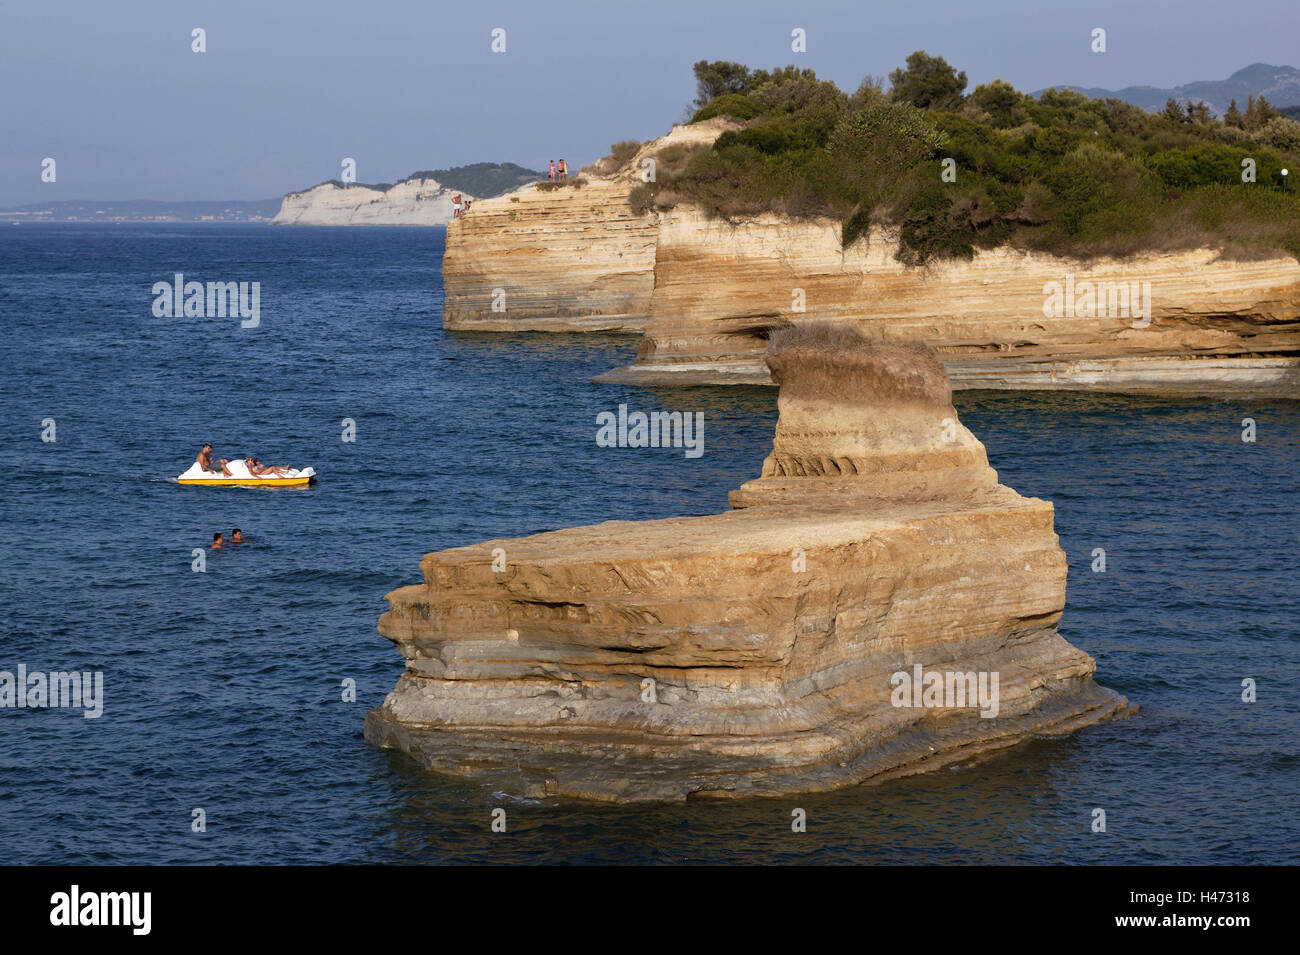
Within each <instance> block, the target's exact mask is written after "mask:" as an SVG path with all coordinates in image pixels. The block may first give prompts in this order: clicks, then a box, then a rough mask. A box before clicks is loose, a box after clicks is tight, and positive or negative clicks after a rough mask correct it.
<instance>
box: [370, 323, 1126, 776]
mask: <svg viewBox="0 0 1300 955" xmlns="http://www.w3.org/2000/svg"><path fill="white" fill-rule="evenodd" d="M769 363H770V366H771V371H772V376H773V378H774V379H775V380H777V381H778V382H779V383H780V385H781V392H780V397H779V410H780V419H779V422H778V424H777V428H776V435H775V438H774V441H773V448H772V453H771V455H769V457H768V458H767V460H766V461H765V462H764V464H763V469H762V474H761V476H760V477H759V478H757V479H756V480H753V481H750V482H748V483H746V484H745V485H744V486H743V487H741V488H740V489H739V490H737V491H734V492H733V493H732V505H733V509H732V510H730V511H728V512H726V513H723V514H718V515H714V516H708V517H691V518H675V519H669V520H658V521H646V522H626V521H618V522H609V523H605V524H599V525H595V526H592V527H578V528H571V529H568V530H561V531H554V532H550V533H545V534H537V535H534V536H531V537H525V538H517V539H509V540H496V541H488V542H486V543H483V544H479V545H476V546H472V547H459V548H454V549H452V550H446V551H442V552H439V553H434V554H429V555H427V556H426V557H425V558H424V560H423V562H422V563H421V569H422V571H423V574H424V582H423V583H421V584H417V585H414V586H408V587H402V588H400V589H398V590H395V591H393V592H392V593H390V594H389V595H388V601H389V605H390V609H389V610H388V612H387V613H385V614H384V615H383V616H382V617H381V619H380V623H379V630H380V633H382V634H383V635H384V636H385V637H387V638H388V639H389V640H391V641H393V643H394V644H395V645H396V647H397V649H398V650H399V652H400V653H401V655H402V656H403V658H404V659H405V661H406V671H405V673H404V674H403V675H402V677H401V678H400V679H399V680H398V683H397V686H396V688H395V689H394V690H393V691H392V692H391V693H390V694H389V695H388V697H387V698H386V699H385V700H384V702H383V704H382V705H380V706H379V707H377V708H376V709H374V710H373V711H371V712H370V713H369V714H368V716H367V717H366V729H365V732H366V738H367V739H368V740H369V741H370V742H372V743H374V744H376V745H380V746H386V747H396V748H399V749H402V750H404V751H406V752H407V753H409V754H411V755H412V756H413V757H415V758H416V759H418V760H419V761H420V762H421V763H423V764H424V765H425V766H426V767H428V768H430V769H433V770H436V771H439V772H443V773H450V774H457V775H462V776H468V777H472V778H474V779H477V780H481V781H483V782H486V783H489V784H490V785H493V786H495V787H497V788H501V789H503V790H505V791H508V792H514V793H520V794H531V795H545V794H555V795H567V796H576V797H584V798H591V799H601V800H614V801H642V800H666V799H682V798H688V797H729V796H745V795H772V794H778V793H791V792H804V791H816V790H826V789H831V788H835V787H839V786H845V785H850V784H853V783H858V782H862V781H865V780H879V779H885V778H890V777H895V776H899V775H906V774H910V773H915V772H920V771H924V770H929V769H933V768H937V767H940V766H944V765H948V764H951V763H955V762H958V761H967V760H970V759H972V758H974V757H977V756H980V755H982V754H986V753H989V752H992V751H995V750H998V749H1002V748H1004V747H1007V746H1011V745H1013V744H1015V743H1017V742H1019V741H1021V740H1024V739H1025V738H1026V737H1028V736H1031V735H1034V734H1040V733H1041V734H1053V733H1062V732H1067V731H1070V730H1074V729H1076V728H1079V727H1083V726H1087V725H1089V724H1092V723H1095V722H1097V721H1099V720H1104V719H1107V718H1109V717H1114V716H1120V715H1125V714H1127V713H1128V712H1129V711H1130V710H1131V707H1130V705H1129V704H1128V702H1127V701H1126V700H1125V699H1123V698H1122V697H1120V696H1118V695H1117V694H1115V693H1113V692H1112V691H1110V690H1106V689H1104V688H1102V687H1100V686H1098V685H1097V684H1095V683H1094V682H1093V680H1092V674H1093V670H1094V667H1095V664H1094V662H1093V660H1092V659H1091V658H1090V657H1089V656H1088V655H1087V654H1085V653H1083V652H1081V651H1080V650H1078V649H1076V648H1075V647H1073V646H1071V645H1070V644H1069V643H1067V642H1066V641H1065V640H1064V639H1063V638H1062V637H1061V636H1060V635H1059V634H1058V633H1057V630H1056V624H1057V621H1058V620H1059V619H1060V617H1061V613H1062V610H1063V608H1064V605H1065V581H1066V560H1065V555H1064V553H1063V552H1062V551H1061V548H1060V546H1059V545H1058V541H1057V537H1056V534H1055V533H1054V532H1053V528H1052V522H1053V511H1052V505H1051V504H1050V503H1049V502H1047V501H1042V500H1037V499H1034V498H1023V497H1021V496H1020V495H1019V494H1017V493H1016V492H1015V491H1013V490H1012V489H1011V488H1008V487H1005V486H1002V485H1000V484H999V483H998V480H997V475H996V473H995V472H994V471H993V469H992V468H990V467H989V465H988V462H987V459H986V456H985V452H984V447H983V445H981V444H980V442H979V441H978V440H977V439H976V438H975V437H974V435H972V434H971V433H970V432H969V431H967V430H966V429H965V428H964V427H963V426H962V425H961V424H960V422H959V421H958V420H957V414H956V412H955V411H954V409H953V406H952V401H951V393H950V390H949V385H948V381H947V379H946V377H945V374H944V371H943V368H942V366H941V364H940V363H939V361H938V359H937V358H936V357H935V355H934V353H933V352H932V351H931V350H930V349H928V348H926V347H925V346H919V345H896V344H885V343H879V342H875V343H872V342H868V341H866V340H865V339H862V338H861V337H859V336H857V335H856V334H855V333H852V332H845V331H844V330H842V329H828V328H827V327H826V326H824V325H806V326H800V327H799V328H797V329H794V330H791V331H787V332H783V333H781V334H779V335H778V336H776V339H775V341H774V343H773V351H772V353H771V355H770V357H769ZM497 549H500V550H499V551H498V553H497V555H496V556H497V557H498V558H501V557H502V556H503V559H504V565H502V564H501V563H499V562H498V564H497V566H496V567H494V565H493V564H494V553H493V552H494V551H496V550H497ZM501 551H503V552H504V555H502V554H501V553H500V552H501ZM918 668H920V669H919V670H918ZM913 674H915V675H918V676H921V675H924V677H923V679H924V680H925V681H930V679H931V677H930V675H931V674H938V675H939V678H940V679H941V680H944V679H946V680H947V683H945V686H948V685H949V684H951V688H950V689H949V695H946V696H945V695H940V696H938V697H935V699H934V700H931V703H933V702H934V701H935V700H937V701H938V704H939V705H927V704H926V699H925V698H924V697H922V696H919V695H912V694H911V693H908V692H904V691H903V689H902V683H901V682H900V679H901V678H900V675H907V678H908V679H911V676H912V675H913ZM944 674H949V675H960V674H966V675H969V679H970V681H974V682H965V683H963V682H962V680H963V678H962V677H961V676H958V677H957V679H956V680H955V681H954V680H953V679H951V678H950V677H944ZM979 680H985V682H986V684H987V685H988V686H990V687H992V688H993V690H994V691H995V693H994V695H995V696H996V700H995V702H994V703H993V705H992V706H989V705H983V706H982V707H981V706H976V705H970V704H972V703H973V702H974V699H973V697H965V696H964V695H958V696H954V695H952V691H954V690H956V689H957V688H958V687H959V686H960V688H961V691H962V693H963V694H964V693H965V692H966V690H967V689H969V690H970V692H971V693H972V694H974V693H975V689H974V687H975V684H976V683H977V682H978V681H979ZM927 685H928V684H927ZM916 693H917V694H919V693H920V687H919V686H918V687H917V689H916ZM900 701H901V702H900ZM918 702H919V703H920V704H921V705H916V704H917V703H918ZM984 703H985V704H987V703H988V699H987V698H986V699H985V700H984ZM981 714H983V715H981Z"/></svg>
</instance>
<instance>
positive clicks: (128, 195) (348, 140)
mask: <svg viewBox="0 0 1300 955" xmlns="http://www.w3.org/2000/svg"><path fill="white" fill-rule="evenodd" d="M1095 27H1101V28H1103V29H1105V30H1106V31H1107V51H1106V52H1105V53H1093V52H1092V51H1091V49H1090V44H1091V33H1092V30H1093V29H1094V28H1095ZM195 28H201V29H203V30H204V31H205V33H206V47H207V49H206V52H203V53H196V52H193V50H192V49H191V45H192V30H194V29H195ZM498 28H499V29H502V30H504V31H505V52H501V53H497V52H493V50H492V43H493V36H492V34H493V30H495V29H498ZM796 28H798V29H802V30H804V31H805V34H806V45H807V49H806V52H802V53H796V52H792V50H791V42H792V41H791V31H792V30H794V29H796ZM1298 40H1300V7H1297V0H1249V2H1242V3H1224V2H1222V0H1089V2H1087V3H1081V2H1058V0H897V2H891V3H883V2H878V0H799V2H791V0H596V2H588V0H555V2H546V0H528V2H517V0H515V2H490V0H474V2H469V3H457V4H447V3H444V2H440V0H366V2H355V0H310V2H308V0H215V2H192V0H118V2H104V0H84V2H67V0H0V207H6V206H11V205H17V204H22V203H29V202H43V201H49V200H54V199H96V200H110V199H113V200H124V199H142V198H146V199H164V200H173V201H175V200H185V199H215V200H222V199H266V198H271V197H276V196H279V195H282V194H283V193H285V192H288V191H290V190H294V189H301V188H306V187H308V186H311V185H314V184H316V183H318V182H322V181H324V180H326V179H331V178H338V177H339V174H340V170H341V163H342V161H343V159H344V158H353V159H355V160H356V164H357V179H358V180H359V181H361V182H393V181H395V180H398V179H401V178H403V177H405V176H406V175H408V174H410V173H411V172H414V171H415V170H418V169H437V168H445V167H448V166H456V165H463V164H466V163H472V162H516V163H519V164H520V165H523V166H527V167H530V168H533V169H541V168H544V167H545V165H546V163H547V161H548V160H550V159H558V158H566V159H568V161H569V164H570V166H571V167H572V168H575V169H576V168H578V167H580V166H581V165H583V164H585V163H588V162H590V161H592V160H594V159H596V158H598V157H599V156H602V155H604V154H605V153H607V152H608V151H609V145H610V144H611V143H613V142H617V141H620V140H625V139H638V140H645V139H650V138H653V137H655V136H659V135H662V134H664V133H666V132H667V131H668V129H669V128H670V127H671V125H672V124H673V123H674V122H677V121H680V120H681V119H683V116H684V112H685V109H686V105H687V103H688V102H689V101H690V100H691V99H692V97H693V96H694V93H695V83H694V79H693V77H692V74H691V65H692V64H693V63H695V62H696V61H697V60H701V59H709V60H718V59H725V60H736V61H740V62H743V63H746V64H748V65H750V66H754V67H760V66H761V67H769V68H770V67H773V66H783V65H786V64H795V65H797V66H801V67H809V68H812V69H814V70H816V71H817V74H818V76H820V77H822V78H825V79H831V80H834V81H835V82H836V83H838V84H839V85H840V86H841V87H842V88H844V89H846V90H848V91H852V90H853V89H855V88H856V87H857V85H858V83H859V82H860V81H861V79H862V78H863V77H864V76H866V75H868V74H872V75H876V76H882V77H883V76H886V75H887V74H888V73H889V71H890V70H892V69H894V68H895V67H897V66H899V65H901V64H902V62H903V61H904V59H906V57H907V55H908V54H909V53H911V52H912V51H913V50H917V49H924V50H926V51H927V52H929V53H931V54H936V55H940V56H943V57H944V58H946V59H947V60H948V62H950V63H951V64H953V65H954V66H955V67H957V68H958V69H961V70H965V71H966V73H967V75H968V77H969V80H970V85H969V87H968V88H974V86H975V85H976V84H978V83H983V82H987V81H989V80H992V79H998V78H1001V79H1004V80H1007V81H1008V82H1010V83H1012V84H1013V85H1015V86H1017V87H1018V88H1020V89H1023V90H1036V89H1041V88H1043V87H1047V86H1055V85H1067V84H1068V85H1072V86H1098V87H1104V88H1108V89H1119V88H1121V87H1124V86H1130V85H1149V86H1176V85H1180V84H1184V83H1188V82H1192V81H1195V80H1218V79H1224V78H1226V77H1227V76H1229V75H1230V74H1231V73H1233V72H1235V71H1236V70H1238V69H1240V68H1242V67H1244V66H1247V65H1249V64H1251V63H1257V62H1264V63H1270V64H1274V65H1291V66H1300V62H1297V61H1300V43H1298V42H1297V41H1298ZM46 157H50V158H53V159H54V160H55V162H56V167H55V168H56V176H57V178H56V181H55V182H52V183H51V182H43V181H42V179H41V170H42V160H43V159H45V158H46Z"/></svg>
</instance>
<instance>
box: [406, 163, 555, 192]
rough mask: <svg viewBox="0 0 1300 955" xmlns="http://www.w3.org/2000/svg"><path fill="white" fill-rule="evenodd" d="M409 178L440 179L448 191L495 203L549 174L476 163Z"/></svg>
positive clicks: (417, 174) (503, 164) (432, 170)
mask: <svg viewBox="0 0 1300 955" xmlns="http://www.w3.org/2000/svg"><path fill="white" fill-rule="evenodd" d="M406 178H407V180H411V179H436V180H438V182H440V183H442V184H443V185H444V186H446V187H447V188H448V189H458V190H460V191H462V192H467V193H469V194H470V195H471V196H476V197H477V198H479V199H491V198H492V197H493V196H499V195H501V194H502V193H505V192H510V191H511V190H512V189H518V188H519V187H520V186H522V185H524V184H526V183H530V182H537V181H538V180H539V179H545V178H546V173H544V172H538V171H536V170H535V169H525V168H524V167H523V166H516V165H515V164H514V163H512V162H500V163H498V162H476V163H473V164H472V165H469V166H453V167H452V168H450V169H425V170H421V171H420V172H413V173H411V174H410V175H409V176H407V177H406Z"/></svg>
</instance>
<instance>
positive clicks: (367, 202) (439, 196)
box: [271, 179, 474, 226]
mask: <svg viewBox="0 0 1300 955" xmlns="http://www.w3.org/2000/svg"><path fill="white" fill-rule="evenodd" d="M456 195H461V196H462V197H464V198H469V199H472V198H474V197H473V196H469V195H467V194H466V193H463V192H460V193H458V192H457V191H456V190H454V189H447V188H445V187H444V186H443V185H442V184H441V183H439V182H438V181H436V180H434V179H407V180H406V181H405V182H399V183H398V184H397V185H395V186H391V187H389V188H388V189H375V188H372V187H370V186H363V185H360V184H353V185H350V186H346V187H344V186H339V185H336V184H334V183H332V182H326V183H322V184H321V185H319V186H313V187H312V188H311V189H307V190H304V191H303V192H291V193H289V194H288V195H287V196H285V197H284V200H283V201H282V203H281V205H280V211H279V213H277V214H276V217H275V218H274V219H272V220H271V224H272V225H422V226H434V225H447V223H449V222H451V221H452V197H453V196H456Z"/></svg>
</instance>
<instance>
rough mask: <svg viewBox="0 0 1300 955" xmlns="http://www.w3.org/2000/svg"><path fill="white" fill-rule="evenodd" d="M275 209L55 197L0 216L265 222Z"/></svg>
mask: <svg viewBox="0 0 1300 955" xmlns="http://www.w3.org/2000/svg"><path fill="white" fill-rule="evenodd" d="M279 211H280V200H279V199H251V200H249V199H232V200H230V201H227V202H167V201H165V200H159V199H124V200H117V201H113V202H95V201H94V200H91V199H59V200H56V201H54V202H31V203H28V204H27V205H23V206H14V207H13V208H11V209H0V219H7V220H10V221H14V222H269V221H271V219H272V218H273V217H274V216H275V214H276V213H277V212H279Z"/></svg>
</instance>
